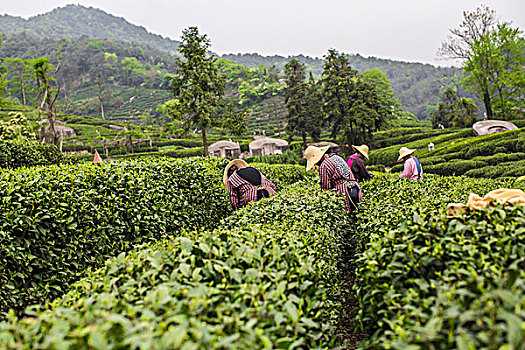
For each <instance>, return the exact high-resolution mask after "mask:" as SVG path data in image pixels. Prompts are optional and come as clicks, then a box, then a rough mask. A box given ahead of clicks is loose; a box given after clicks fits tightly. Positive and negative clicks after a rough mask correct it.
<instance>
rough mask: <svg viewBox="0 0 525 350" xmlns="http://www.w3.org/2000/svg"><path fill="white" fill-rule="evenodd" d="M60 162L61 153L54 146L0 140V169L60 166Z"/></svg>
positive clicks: (35, 142) (27, 141)
mask: <svg viewBox="0 0 525 350" xmlns="http://www.w3.org/2000/svg"><path fill="white" fill-rule="evenodd" d="M62 160H63V157H62V153H61V152H60V150H59V149H58V148H57V147H56V146H55V145H49V144H43V143H41V142H37V141H30V140H20V141H5V140H0V168H4V169H16V168H20V167H30V166H36V165H52V164H60V163H61V162H62Z"/></svg>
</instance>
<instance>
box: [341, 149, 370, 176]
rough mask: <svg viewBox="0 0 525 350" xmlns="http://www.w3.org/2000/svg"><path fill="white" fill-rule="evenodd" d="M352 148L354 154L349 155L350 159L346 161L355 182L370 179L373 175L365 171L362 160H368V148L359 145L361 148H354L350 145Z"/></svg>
mask: <svg viewBox="0 0 525 350" xmlns="http://www.w3.org/2000/svg"><path fill="white" fill-rule="evenodd" d="M352 148H353V149H354V151H355V154H353V155H351V156H350V158H348V160H347V161H346V162H347V164H348V166H349V167H350V170H352V173H353V174H354V176H355V179H356V180H357V182H362V181H363V180H368V179H371V178H372V176H374V175H373V174H371V173H369V172H368V170H366V165H365V161H364V160H363V158H366V159H369V158H368V146H367V145H361V146H354V145H352Z"/></svg>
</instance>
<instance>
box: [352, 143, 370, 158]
mask: <svg viewBox="0 0 525 350" xmlns="http://www.w3.org/2000/svg"><path fill="white" fill-rule="evenodd" d="M352 148H353V150H354V151H356V152H357V153H359V154H360V155H362V156H363V157H365V158H366V159H370V158H368V154H364V153H363V152H361V150H360V149H359V148H357V147H356V146H354V145H352Z"/></svg>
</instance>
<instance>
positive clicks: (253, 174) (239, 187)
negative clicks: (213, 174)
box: [222, 159, 277, 210]
mask: <svg viewBox="0 0 525 350" xmlns="http://www.w3.org/2000/svg"><path fill="white" fill-rule="evenodd" d="M222 180H223V183H224V186H225V187H226V189H227V190H228V193H229V194H230V201H231V203H232V206H233V209H235V210H237V209H239V208H242V207H244V206H246V205H248V203H251V202H255V201H258V200H260V199H262V198H268V197H271V196H273V195H274V194H275V191H276V190H277V188H276V187H275V185H274V184H273V183H272V182H271V181H270V180H268V179H267V178H266V177H265V176H264V175H263V174H261V172H260V171H259V170H257V169H255V168H253V167H250V166H248V163H246V162H245V161H244V160H242V159H234V160H232V161H231V162H230V163H229V164H228V165H227V166H226V168H225V169H224V174H223V177H222Z"/></svg>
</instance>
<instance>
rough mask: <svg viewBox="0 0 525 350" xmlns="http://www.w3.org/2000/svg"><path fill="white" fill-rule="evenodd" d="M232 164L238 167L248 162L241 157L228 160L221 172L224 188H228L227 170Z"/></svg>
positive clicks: (240, 167)
mask: <svg viewBox="0 0 525 350" xmlns="http://www.w3.org/2000/svg"><path fill="white" fill-rule="evenodd" d="M234 165H235V166H236V167H237V168H239V169H242V168H247V167H248V163H246V161H244V160H242V159H234V160H232V161H231V162H229V163H228V165H226V168H224V173H223V174H222V183H223V184H224V187H226V189H228V170H230V168H231V167H232V166H234Z"/></svg>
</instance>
